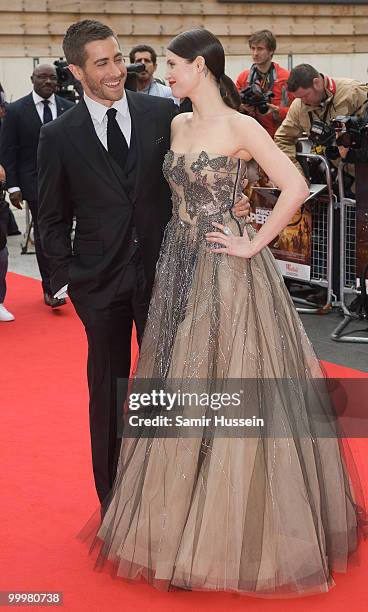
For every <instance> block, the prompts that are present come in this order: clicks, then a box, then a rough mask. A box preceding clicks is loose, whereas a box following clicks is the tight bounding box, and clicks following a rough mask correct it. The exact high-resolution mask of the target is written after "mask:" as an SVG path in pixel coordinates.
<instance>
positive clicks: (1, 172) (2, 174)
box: [0, 164, 6, 183]
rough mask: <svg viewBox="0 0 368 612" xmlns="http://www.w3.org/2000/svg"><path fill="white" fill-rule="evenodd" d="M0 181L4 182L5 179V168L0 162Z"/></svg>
mask: <svg viewBox="0 0 368 612" xmlns="http://www.w3.org/2000/svg"><path fill="white" fill-rule="evenodd" d="M0 181H2V182H3V183H5V181H6V173H5V169H4V168H3V166H2V165H1V164H0Z"/></svg>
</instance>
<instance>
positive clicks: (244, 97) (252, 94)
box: [240, 83, 275, 115]
mask: <svg viewBox="0 0 368 612" xmlns="http://www.w3.org/2000/svg"><path fill="white" fill-rule="evenodd" d="M274 95H275V94H274V93H272V91H268V92H264V91H262V88H261V87H260V86H259V85H257V83H253V84H252V85H248V87H245V88H244V89H242V90H241V91H240V99H241V101H242V103H243V104H246V105H247V106H254V107H255V108H258V110H259V112H260V113H261V114H262V115H265V114H266V113H267V112H268V105H269V103H270V100H271V98H273V97H274Z"/></svg>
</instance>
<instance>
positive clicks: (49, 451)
mask: <svg viewBox="0 0 368 612" xmlns="http://www.w3.org/2000/svg"><path fill="white" fill-rule="evenodd" d="M8 287H9V290H8V295H7V300H6V305H7V306H8V308H9V309H10V310H11V311H12V312H13V313H14V315H15V316H16V321H15V322H13V323H0V346H1V360H2V364H1V374H0V394H1V395H0V397H1V421H2V423H1V431H0V448H1V457H0V465H1V479H0V490H1V494H2V503H1V514H2V516H1V553H0V557H1V566H0V590H6V591H14V590H18V591H21V590H23V591H24V590H29V591H41V592H45V591H63V593H64V606H63V609H64V610H73V611H74V610H75V611H76V612H79V611H83V610H88V611H89V612H95V611H98V612H100V611H101V612H102V611H105V610H106V611H107V610H108V611H109V612H110V611H111V612H115V611H118V610H119V611H123V610H131V609H133V607H134V610H135V611H136V612H139V611H140V610H144V611H145V612H149V611H157V612H163V611H165V610H167V611H170V612H174V611H182V610H183V611H184V610H185V611H193V610H198V611H199V610H201V611H202V610H203V611H210V610H211V612H217V611H220V610H223V611H225V610H228V609H231V610H232V611H234V612H237V611H240V610H241V611H242V612H243V611H244V610H246V611H247V612H253V611H257V612H266V611H272V612H281V611H282V612H284V611H286V612H306V611H310V610H312V609H313V611H316V612H320V611H321V612H322V611H323V612H340V611H341V612H342V610H346V609H348V610H350V611H351V612H355V611H357V612H363V611H365V610H368V579H367V577H368V543H367V544H365V545H363V546H362V552H361V565H360V566H359V567H355V568H352V569H351V570H350V571H349V573H348V574H345V575H343V574H338V575H337V576H336V583H337V586H336V587H335V588H334V589H332V591H330V593H328V594H326V595H319V596H315V597H306V598H303V599H299V600H295V599H293V600H274V601H271V600H262V599H255V598H251V597H244V596H238V595H231V594H226V593H218V594H217V593H214V594H207V593H191V592H188V593H186V592H174V593H159V592H156V591H155V590H153V589H152V588H151V587H149V586H147V585H143V584H142V585H129V584H126V583H124V582H123V581H121V580H112V579H111V578H110V576H109V575H108V574H106V573H101V574H98V573H96V572H93V570H92V560H91V558H89V557H88V554H87V550H86V548H85V547H84V545H83V544H81V543H80V542H79V541H78V540H77V539H76V537H75V536H76V534H77V532H78V531H79V530H80V528H81V527H82V526H83V525H84V524H85V523H86V521H87V520H88V519H89V517H90V516H91V514H92V513H93V512H94V511H95V509H96V507H97V500H96V497H95V492H94V486H93V480H92V473H91V467H90V450H89V437H88V436H89V433H88V408H87V387H86V380H85V359H86V342H85V337H84V331H83V329H82V326H81V324H80V322H79V320H78V319H77V317H76V315H75V314H74V311H73V308H72V306H71V305H70V304H68V306H67V307H64V308H62V309H60V310H59V311H58V312H51V310H50V309H48V308H47V307H46V306H44V305H43V303H42V299H41V290H40V284H39V282H38V281H35V280H32V279H29V278H25V277H22V276H18V275H16V274H9V276H8ZM347 350H354V349H353V347H349V349H347ZM325 365H326V367H327V369H328V371H329V372H331V374H333V375H335V376H336V375H339V376H347V377H353V376H358V375H359V373H357V372H355V371H353V370H349V369H348V368H341V367H340V366H333V365H332V364H325ZM362 399H363V398H362ZM363 401H366V398H364V400H363ZM352 447H353V452H354V456H355V458H356V461H357V463H358V468H359V470H360V473H361V477H362V481H363V482H365V483H368V441H367V440H353V441H352ZM367 489H368V485H367V486H366V490H367ZM37 608H40V607H39V606H37ZM40 609H41V608H40Z"/></svg>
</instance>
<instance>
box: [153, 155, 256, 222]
mask: <svg viewBox="0 0 368 612" xmlns="http://www.w3.org/2000/svg"><path fill="white" fill-rule="evenodd" d="M246 172H247V163H246V162H245V161H244V160H240V159H238V158H236V157H230V156H227V155H215V154H210V153H207V152H206V151H201V152H200V153H185V154H183V153H177V152H175V151H172V150H170V151H168V152H167V153H166V156H165V160H164V164H163V173H164V176H165V178H166V180H167V181H168V183H169V185H170V187H171V191H172V202H173V216H174V217H179V220H180V221H181V223H183V224H186V225H187V224H188V225H192V226H194V225H198V226H200V227H201V229H203V230H205V229H207V227H211V229H213V227H212V225H211V223H212V221H214V220H216V221H219V222H222V221H226V218H227V217H228V216H229V215H230V210H231V208H232V207H233V205H234V203H235V202H236V201H238V200H239V198H240V197H241V193H242V181H243V179H244V178H246Z"/></svg>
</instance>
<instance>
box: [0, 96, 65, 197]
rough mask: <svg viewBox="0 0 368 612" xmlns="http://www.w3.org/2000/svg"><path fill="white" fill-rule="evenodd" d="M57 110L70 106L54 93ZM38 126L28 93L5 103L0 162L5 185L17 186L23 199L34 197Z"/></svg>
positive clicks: (39, 126) (58, 112)
mask: <svg viewBox="0 0 368 612" xmlns="http://www.w3.org/2000/svg"><path fill="white" fill-rule="evenodd" d="M55 98H56V107H57V114H58V115H61V114H62V113H63V112H64V111H66V110H68V109H69V108H71V107H72V106H74V104H73V102H70V101H69V100H64V98H61V97H60V96H55ZM41 127H42V123H41V119H40V116H39V114H38V112H37V109H36V106H35V103H34V101H33V98H32V94H31V93H30V94H28V96H25V97H24V98H20V99H19V100H17V101H16V102H12V103H11V104H7V106H6V115H5V117H4V119H3V121H2V127H1V136H0V164H2V165H3V166H4V168H5V172H6V184H7V187H19V188H20V189H21V191H22V195H23V197H24V199H26V200H31V201H32V200H37V146H38V140H39V136H40V129H41Z"/></svg>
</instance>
